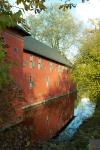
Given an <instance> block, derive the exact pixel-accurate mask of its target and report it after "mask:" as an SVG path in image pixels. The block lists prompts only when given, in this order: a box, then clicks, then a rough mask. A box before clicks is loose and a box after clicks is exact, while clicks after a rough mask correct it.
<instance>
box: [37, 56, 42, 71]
mask: <svg viewBox="0 0 100 150" xmlns="http://www.w3.org/2000/svg"><path fill="white" fill-rule="evenodd" d="M38 69H42V60H41V58H39V59H38Z"/></svg>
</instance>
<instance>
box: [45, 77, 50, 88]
mask: <svg viewBox="0 0 100 150" xmlns="http://www.w3.org/2000/svg"><path fill="white" fill-rule="evenodd" d="M46 86H47V87H49V86H50V79H49V77H47V78H46Z"/></svg>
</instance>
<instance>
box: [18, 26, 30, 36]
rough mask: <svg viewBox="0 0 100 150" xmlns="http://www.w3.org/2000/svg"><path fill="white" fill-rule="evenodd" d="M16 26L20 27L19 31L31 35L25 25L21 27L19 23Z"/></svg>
mask: <svg viewBox="0 0 100 150" xmlns="http://www.w3.org/2000/svg"><path fill="white" fill-rule="evenodd" d="M15 28H16V29H18V30H19V31H21V32H23V33H25V34H26V35H30V33H29V32H27V31H26V30H25V29H24V28H23V27H21V26H19V25H17V26H16V27H15Z"/></svg>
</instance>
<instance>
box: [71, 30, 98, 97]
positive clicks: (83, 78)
mask: <svg viewBox="0 0 100 150" xmlns="http://www.w3.org/2000/svg"><path fill="white" fill-rule="evenodd" d="M73 78H74V80H75V81H76V82H77V87H78V90H79V93H80V95H83V96H84V94H85V96H89V97H90V98H92V99H96V98H97V97H99V96H100V28H97V30H92V32H88V33H87V35H86V36H85V37H84V40H83V41H82V43H81V47H80V53H79V55H78V56H77V58H76V61H75V64H74V67H73Z"/></svg>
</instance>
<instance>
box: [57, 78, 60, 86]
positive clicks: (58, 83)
mask: <svg viewBox="0 0 100 150" xmlns="http://www.w3.org/2000/svg"><path fill="white" fill-rule="evenodd" d="M57 86H58V87H59V86H60V79H58V82H57Z"/></svg>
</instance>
